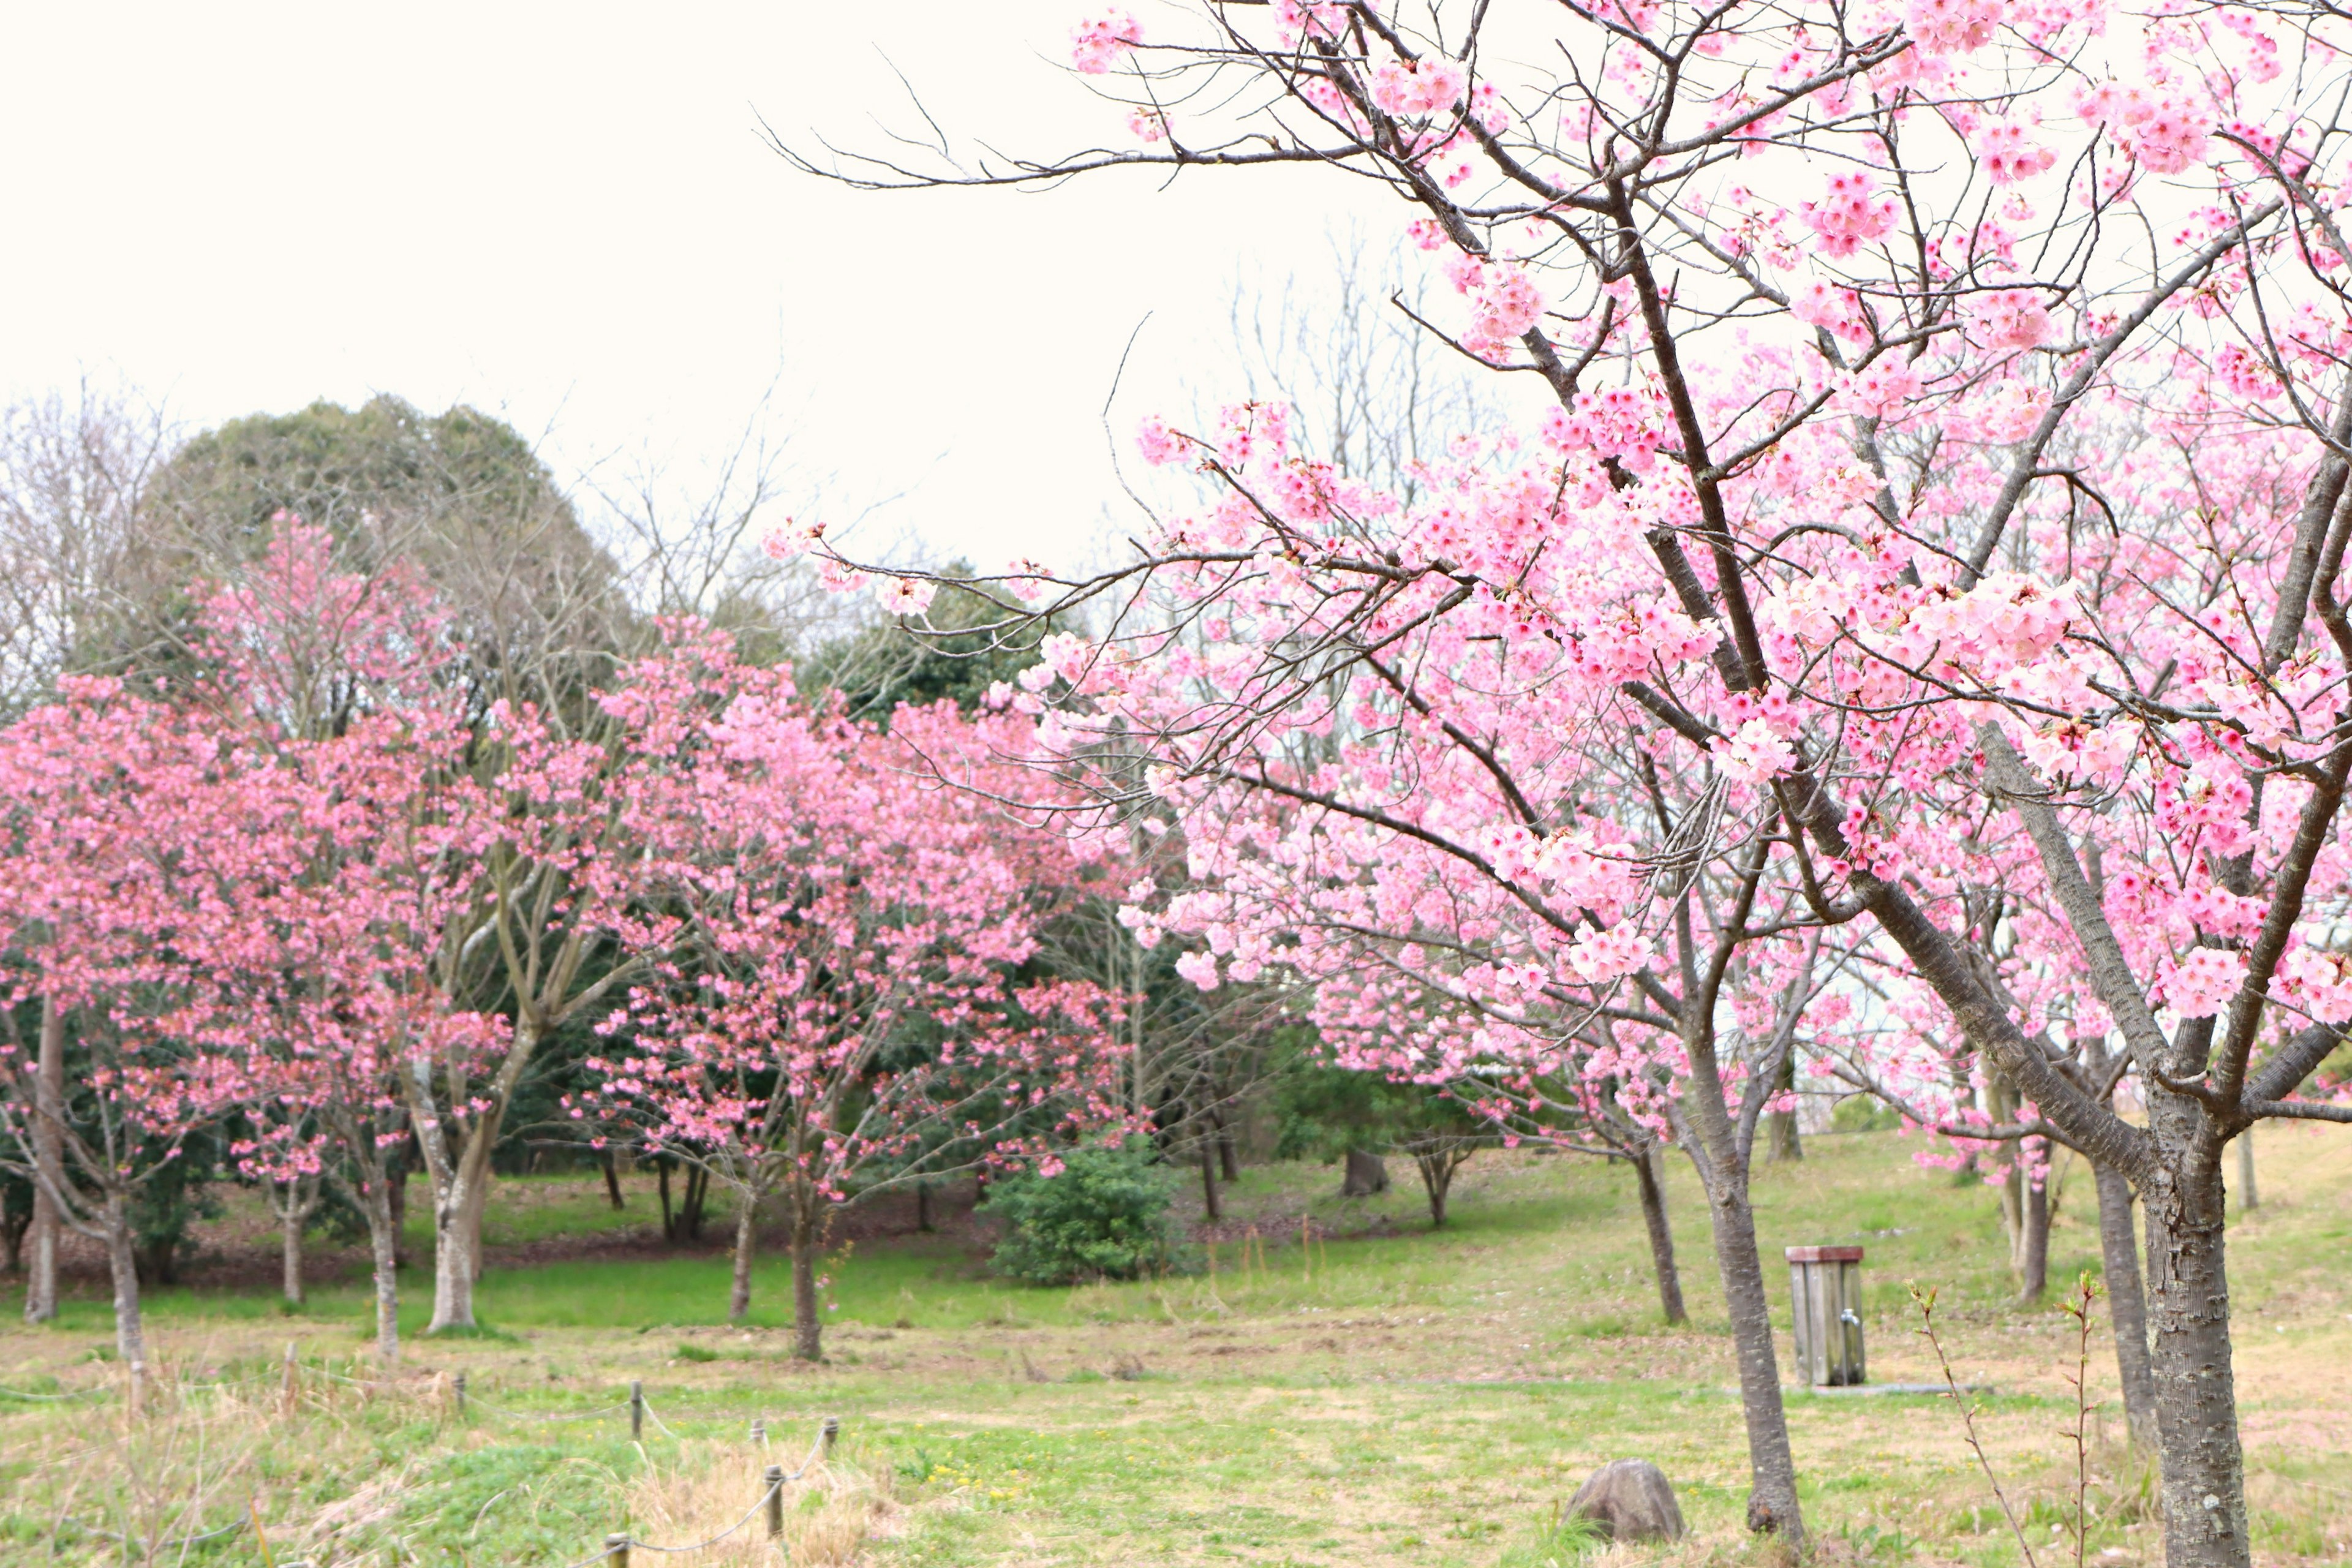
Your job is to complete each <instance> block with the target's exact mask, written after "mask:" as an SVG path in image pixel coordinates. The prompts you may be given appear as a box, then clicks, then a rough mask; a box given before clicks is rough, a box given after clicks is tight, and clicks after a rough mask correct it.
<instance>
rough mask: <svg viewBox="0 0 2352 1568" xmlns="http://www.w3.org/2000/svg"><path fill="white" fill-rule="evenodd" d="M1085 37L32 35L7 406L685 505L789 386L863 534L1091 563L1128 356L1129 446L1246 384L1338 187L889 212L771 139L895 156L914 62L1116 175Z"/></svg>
mask: <svg viewBox="0 0 2352 1568" xmlns="http://www.w3.org/2000/svg"><path fill="white" fill-rule="evenodd" d="M1086 4H1087V0H989V3H986V4H980V3H975V0H898V3H896V4H892V5H862V4H842V3H839V0H834V3H829V4H816V3H814V0H771V3H769V4H765V5H741V4H697V5H660V6H648V5H602V4H578V3H574V4H565V5H532V4H513V3H499V4H484V3H482V0H472V3H470V4H456V5H450V4H416V5H404V6H398V7H364V8H363V7H357V6H333V5H316V4H303V5H208V6H190V5H170V6H163V5H108V6H93V5H51V6H39V7H32V6H27V7H21V8H19V9H18V10H17V11H16V13H15V14H14V16H12V18H11V22H10V26H9V32H10V38H9V47H8V50H7V52H6V54H5V57H0V144H5V146H7V147H8V148H9V149H10V157H9V160H8V171H7V182H8V186H9V189H8V202H7V212H8V216H9V219H10V221H9V223H8V225H7V228H8V242H7V244H6V245H5V247H0V300H5V305H0V395H10V396H15V395H24V394H26V393H28V392H37V391H39V390H41V389H44V388H46V387H48V386H52V385H58V384H68V383H70V382H71V381H73V380H74V379H75V377H76V376H77V375H78V374H80V373H81V372H82V371H83V370H85V369H87V370H89V371H90V372H92V373H95V374H99V375H100V376H105V377H111V376H115V375H120V376H121V377H123V378H125V379H127V380H129V381H131V383H133V384H137V385H138V386H140V387H142V388H145V389H147V390H148V391H150V392H151V393H154V394H159V395H163V396H164V397H166V398H167V399H168V402H169V405H170V406H171V407H172V408H173V410H174V411H175V412H176V413H177V414H178V415H179V416H181V417H182V418H183V419H184V420H185V421H187V422H189V423H190V424H192V425H203V424H209V423H213V422H216V421H218V420H220V419H223V418H226V417H230V416H236V415H240V414H245V413H250V412H255V411H261V410H267V411H272V412H276V411H282V410H286V409H289V408H293V407H298V406H299V405H302V404H305V403H307V402H309V401H310V400H311V399H312V398H314V397H320V396H324V397H329V398H332V399H335V400H337V401H340V402H344V403H352V402H357V401H361V400H363V399H365V398H366V397H367V396H369V395H372V394H373V393H374V392H377V391H385V392H393V393H397V394H399V395H402V396H404V397H406V398H408V399H410V400H411V401H413V402H415V403H416V404H418V405H422V406H425V407H426V408H430V409H437V408H440V407H443V406H446V405H447V404H449V403H451V402H453V401H458V400H464V401H467V402H471V403H474V404H476V405H480V406H483V407H486V408H490V409H494V410H499V411H501V412H503V413H504V414H506V416H508V417H509V418H510V419H512V420H513V421H514V423H515V424H516V425H517V426H520V428H521V429H523V430H524V432H525V433H526V434H528V435H532V436H534V437H539V436H545V437H547V447H546V449H547V451H548V453H549V456H550V458H551V461H553V462H554V464H555V466H556V467H557V468H558V470H559V472H570V471H574V470H576V469H577V468H581V467H583V466H585V465H587V464H590V463H592V462H594V461H598V460H600V459H604V460H609V459H612V458H615V457H618V458H621V459H622V460H623V461H624V463H625V462H626V461H628V460H630V459H631V458H633V455H635V454H637V453H640V452H646V451H651V452H654V453H656V454H657V455H663V456H666V457H667V458H670V459H672V461H673V462H674V464H675V465H676V468H677V471H680V472H686V471H690V470H691V468H693V466H694V465H695V464H697V463H698V462H700V461H703V460H705V459H707V458H709V456H711V455H712V454H714V453H717V452H719V451H720V450H723V449H725V448H727V447H730V446H731V445H732V443H733V441H734V439H735V437H736V435H737V434H738V432H739V431H740V428H741V426H742V424H743V422H744V420H745V418H746V417H747V416H748V414H749V412H750V410H751V407H752V406H753V405H754V404H755V402H756V401H757V399H758V398H759V396H760V395H761V392H762V390H763V389H764V388H766V387H767V386H768V385H769V384H770V383H771V381H775V382H777V393H776V398H775V403H774V409H775V416H776V421H777V424H778V426H779V428H780V429H782V428H789V430H790V433H791V437H792V446H793V451H794V453H795V454H796V456H797V458H798V459H799V461H800V463H801V465H802V467H803V469H804V471H805V472H806V473H807V474H808V475H809V476H811V477H812V478H814V477H817V476H823V475H828V474H830V475H836V476H838V485H837V489H838V494H839V497H840V500H839V501H838V502H837V503H836V504H837V505H840V506H843V507H847V506H850V505H852V504H854V503H855V501H856V500H857V499H859V498H866V497H874V496H880V495H885V494H889V493H893V492H897V491H901V490H904V491H906V492H907V494H906V499H905V500H903V501H901V502H899V503H898V505H897V506H896V507H895V508H894V509H893V510H892V512H891V513H890V514H889V515H890V518H891V526H892V527H894V528H898V527H911V528H914V529H916V530H919V531H920V533H921V534H922V535H923V536H924V537H925V538H926V539H928V540H929V541H930V542H933V543H934V544H935V545H937V546H940V547H942V548H946V549H953V550H961V551H962V552H966V553H968V554H970V555H971V556H972V557H973V558H974V559H975V560H976V561H977V562H978V563H981V564H982V565H983V566H989V565H994V564H996V563H1000V562H1002V561H1003V559H1004V558H1006V557H1007V556H1009V555H1013V554H1022V553H1034V554H1038V555H1042V556H1045V557H1046V558H1049V559H1054V558H1059V559H1065V560H1067V559H1070V558H1073V557H1075V556H1077V555H1079V554H1082V553H1084V552H1086V551H1087V543H1088V541H1089V539H1090V538H1091V537H1092V536H1094V535H1096V534H1097V533H1098V532H1099V531H1101V530H1102V529H1103V528H1104V527H1105V526H1106V525H1105V521H1104V509H1105V508H1106V507H1113V508H1118V507H1122V506H1123V505H1124V503H1123V502H1119V501H1118V500H1117V489H1116V485H1115V482H1114V480H1113V479H1112V477H1111V473H1110V469H1109V466H1108V457H1107V453H1106V442H1105V439H1104V436H1103V433H1102V426H1101V424H1100V422H1099V419H1098V412H1099V410H1100V407H1101V405H1102V403H1103V399H1104V396H1105V395H1106V393H1107V392H1108V390H1109V388H1110V386H1111V384H1112V380H1113V375H1114V372H1115V370H1116V367H1117V365H1118V359H1119V354H1120V351H1121V349H1122V348H1123V347H1124V345H1125V344H1126V342H1127V341H1128V338H1129V334H1130V333H1131V332H1132V331H1134V329H1135V328H1136V326H1137V324H1138V322H1139V321H1142V320H1143V318H1144V317H1145V315H1146V314H1147V313H1150V316H1151V321H1150V325H1149V326H1148V327H1147V328H1146V329H1145V331H1144V333H1143V335H1142V337H1141V339H1140V340H1139V343H1138V346H1137V349H1136V353H1135V356H1134V359H1133V361H1132V362H1131V363H1130V366H1129V374H1128V378H1127V380H1126V382H1125V383H1124V384H1123V388H1122V393H1121V399H1120V412H1119V414H1118V417H1117V419H1116V421H1115V428H1116V429H1117V430H1118V433H1119V436H1120V437H1121V439H1122V441H1123V440H1124V438H1125V437H1126V435H1127V433H1128V432H1129V431H1130V430H1131V429H1132V427H1133V425H1134V421H1135V419H1136V417H1137V416H1139V414H1140V413H1142V412H1145V411H1147V410H1149V409H1151V408H1154V407H1158V406H1169V407H1171V408H1172V407H1174V406H1177V405H1180V404H1181V403H1182V402H1184V401H1185V400H1186V399H1185V396H1184V394H1183V391H1182V388H1183V387H1185V386H1186V385H1194V386H1202V387H1213V386H1214V385H1215V384H1216V383H1217V382H1218V380H1219V379H1220V376H1221V372H1220V370H1219V365H1220V363H1221V362H1222V361H1223V360H1224V359H1226V358H1227V357H1229V351H1228V349H1227V346H1226V344H1225V343H1224V342H1223V338H1222V336H1221V332H1222V321H1221V310H1222V302H1223V298H1224V296H1225V294H1226V292H1227V290H1228V289H1229V287H1230V283H1231V280H1232V279H1233V278H1234V275H1235V273H1236V270H1237V269H1253V270H1256V271H1258V272H1259V273H1261V274H1262V275H1265V276H1270V277H1275V278H1279V277H1281V276H1283V275H1285V274H1286V273H1288V272H1290V271H1292V270H1294V269H1295V268H1305V269H1307V270H1309V271H1312V270H1313V269H1314V268H1316V267H1317V265H1318V261H1319V259H1320V258H1321V257H1322V255H1323V254H1324V252H1325V237H1326V235H1327V233H1328V231H1329V229H1330V228H1331V227H1332V226H1334V225H1335V224H1344V223H1345V222H1346V221H1347V220H1348V218H1349V216H1350V215H1349V213H1347V212H1346V211H1343V210H1342V209H1340V208H1339V207H1337V206H1335V205H1332V204H1333V203H1334V202H1335V201H1337V200H1339V199H1340V194H1339V191H1338V190H1337V188H1336V187H1335V184H1334V183H1333V182H1330V181H1328V180H1315V179H1312V178H1305V179H1301V178H1299V177H1297V176H1296V175H1293V174H1282V173H1276V172H1265V173H1263V174H1259V173H1237V174H1229V175H1225V176H1222V177H1217V176H1213V177H1209V178H1205V179H1198V180H1194V181H1191V182H1189V183H1188V184H1185V185H1183V186H1181V187H1179V188H1178V189H1176V190H1174V191H1169V192H1161V191H1158V190H1156V189H1154V188H1153V186H1152V184H1151V183H1150V180H1149V179H1147V178H1145V177H1142V176H1128V175H1124V174H1122V175H1120V176H1118V177H1117V178H1115V179H1098V180H1095V181H1091V182H1082V183H1080V184H1077V185H1075V186H1071V187H1067V188H1065V189H1063V190H1061V191H1058V192H1054V193H1048V194H1043V195H1016V194H1011V193H1003V192H995V193H976V192H947V193H924V194H901V195H861V194H858V193H855V192H851V191H847V190H844V189H840V188H837V187H833V186H829V185H827V184H823V183H820V182H817V181H814V180H811V179H809V178H806V177H804V176H802V175H800V174H795V173H793V171H792V170H791V169H790V168H789V167H788V166H787V165H786V164H785V163H783V162H782V160H781V159H779V158H778V157H777V156H776V155H775V154H774V153H772V152H770V151H768V150H767V149H766V148H765V147H764V146H763V145H762V143H761V141H760V138H759V134H758V120H759V119H761V118H764V119H765V120H766V121H768V122H769V123H770V124H771V125H772V126H773V127H774V128H775V129H776V130H777V131H778V132H780V133H782V134H784V135H785V136H787V137H788V138H796V139H806V138H807V136H808V133H809V132H812V131H821V132H825V133H827V134H828V135H830V136H832V137H833V138H834V139H835V141H839V142H848V143H853V144H859V143H862V144H868V145H871V144H875V143H877V142H878V139H879V138H878V132H877V120H879V121H887V122H890V123H893V124H898V125H909V124H911V123H912V114H911V110H909V109H908V106H907V103H906V100H905V98H904V95H903V91H902V89H900V88H899V87H898V83H897V81H896V80H895V79H894V78H893V77H892V76H891V74H890V70H889V67H888V65H887V64H886V63H885V60H884V56H885V55H887V57H888V59H889V61H890V62H893V63H895V64H896V65H897V66H898V68H899V69H900V70H902V71H904V72H905V73H906V75H907V76H908V79H911V80H912V81H913V82H914V83H916V84H917V85H918V86H919V88H921V89H923V91H924V95H925V99H926V101H927V102H928V103H929V106H930V107H931V109H932V110H933V112H934V113H935V114H936V115H937V117H938V118H939V120H940V122H941V123H942V124H943V125H945V126H947V127H948V128H950V130H951V131H969V132H971V133H972V134H973V135H974V136H976V137H985V138H987V139H988V140H990V141H992V142H994V143H995V144H997V145H1000V146H1003V147H1007V148H1013V149H1019V150H1022V151H1028V152H1040V153H1050V152H1055V151H1060V150H1063V149H1066V148H1070V147H1075V146H1082V145H1088V144H1093V143H1097V142H1108V143H1112V144H1116V143H1118V142H1122V141H1123V140H1124V139H1125V132H1124V129H1123V124H1122V116H1121V115H1120V114H1119V113H1118V111H1116V110H1113V109H1112V108H1110V107H1109V106H1108V105H1105V104H1103V103H1101V102H1099V101H1097V100H1095V99H1094V98H1092V97H1091V96H1090V95H1089V94H1088V93H1087V90H1086V89H1085V88H1084V86H1082V85H1081V83H1080V80H1079V79H1076V78H1073V77H1071V76H1070V75H1068V74H1067V73H1066V72H1065V71H1064V70H1062V69H1061V68H1060V67H1061V65H1062V63H1063V62H1064V61H1065V60H1066V58H1067V41H1066V40H1067V36H1068V31H1069V27H1070V25H1071V22H1072V21H1073V20H1074V18H1075V16H1076V14H1077V13H1078V12H1080V11H1082V10H1084V9H1085V8H1086ZM1134 8H1135V9H1136V10H1137V11H1138V12H1139V14H1141V15H1142V16H1145V18H1146V21H1147V26H1148V25H1149V24H1150V16H1151V9H1152V8H1151V6H1150V5H1149V4H1148V3H1147V4H1141V5H1135V7H1134ZM1363 210H1364V211H1365V212H1367V213H1370V214H1372V215H1373V216H1377V217H1378V218H1379V219H1380V221H1381V223H1384V224H1392V223H1395V222H1397V221H1400V217H1401V215H1397V214H1393V213H1390V212H1387V211H1385V210H1383V209H1380V208H1367V209H1363Z"/></svg>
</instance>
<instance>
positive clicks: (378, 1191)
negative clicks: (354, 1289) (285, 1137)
mask: <svg viewBox="0 0 2352 1568" xmlns="http://www.w3.org/2000/svg"><path fill="white" fill-rule="evenodd" d="M386 1163H387V1164H389V1163H390V1162H388V1161H387V1162H386ZM405 1185H406V1182H405V1180H404V1179H402V1180H392V1179H385V1180H379V1181H372V1182H369V1183H368V1184H367V1187H366V1190H365V1191H363V1192H362V1193H361V1194H359V1198H360V1207H361V1210H362V1212H363V1213H364V1214H365V1215H367V1225H368V1257H369V1261H370V1262H371V1263H372V1264H373V1270H374V1276H375V1280H374V1282H375V1354H376V1359H377V1360H378V1361H380V1362H382V1363H383V1364H384V1365H386V1366H390V1365H392V1364H393V1363H395V1362H397V1361H398V1360H400V1247H399V1245H398V1237H399V1235H400V1226H399V1220H398V1218H397V1211H396V1210H395V1209H394V1205H393V1201H392V1200H393V1194H394V1193H397V1192H399V1191H400V1190H401V1189H402V1188H403V1187H404V1186H405Z"/></svg>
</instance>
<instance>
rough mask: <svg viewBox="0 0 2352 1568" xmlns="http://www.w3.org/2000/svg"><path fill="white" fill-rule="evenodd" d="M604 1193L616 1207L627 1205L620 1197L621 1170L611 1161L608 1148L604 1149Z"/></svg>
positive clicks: (611, 1155) (611, 1153)
mask: <svg viewBox="0 0 2352 1568" xmlns="http://www.w3.org/2000/svg"><path fill="white" fill-rule="evenodd" d="M604 1195H605V1196H606V1197H608V1198H610V1199H612V1200H613V1206H614V1208H616V1209H617V1208H626V1207H627V1206H628V1205H627V1204H626V1203H625V1202H624V1201H623V1200H622V1197H621V1172H620V1169H619V1167H618V1166H616V1165H614V1163H613V1152H612V1151H611V1150H610V1149H607V1150H605V1151H604Z"/></svg>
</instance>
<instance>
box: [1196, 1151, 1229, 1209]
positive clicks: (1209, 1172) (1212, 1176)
mask: <svg viewBox="0 0 2352 1568" xmlns="http://www.w3.org/2000/svg"><path fill="white" fill-rule="evenodd" d="M1201 1212H1202V1215H1205V1216H1206V1217H1207V1218H1209V1219H1212V1220H1219V1219H1223V1218H1224V1217H1225V1211H1224V1209H1223V1206H1222V1205H1220V1204H1219V1203H1218V1202H1217V1152H1216V1150H1215V1148H1214V1147H1213V1145H1212V1143H1210V1142H1206V1141H1204V1142H1202V1144H1201Z"/></svg>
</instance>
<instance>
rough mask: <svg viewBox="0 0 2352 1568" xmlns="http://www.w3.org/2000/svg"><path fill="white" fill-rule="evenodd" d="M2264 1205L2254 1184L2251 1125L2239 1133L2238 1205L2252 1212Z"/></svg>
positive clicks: (2252, 1132) (2247, 1211) (2252, 1133)
mask: <svg viewBox="0 0 2352 1568" xmlns="http://www.w3.org/2000/svg"><path fill="white" fill-rule="evenodd" d="M2262 1206H2263V1199H2262V1194H2261V1193H2260V1192H2259V1191H2257V1190H2256V1188H2255V1186H2254V1130H2253V1129H2252V1128H2251V1127H2249V1128H2247V1129H2246V1130H2245V1131H2243V1132H2241V1133H2239V1134H2238V1207H2239V1208H2240V1209H2242V1210H2243V1211H2244V1212H2246V1213H2248V1214H2252V1212H2253V1211H2254V1210H2256V1209H2258V1208H2260V1207H2262Z"/></svg>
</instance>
